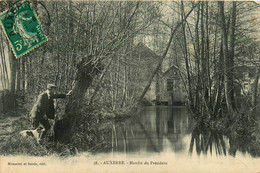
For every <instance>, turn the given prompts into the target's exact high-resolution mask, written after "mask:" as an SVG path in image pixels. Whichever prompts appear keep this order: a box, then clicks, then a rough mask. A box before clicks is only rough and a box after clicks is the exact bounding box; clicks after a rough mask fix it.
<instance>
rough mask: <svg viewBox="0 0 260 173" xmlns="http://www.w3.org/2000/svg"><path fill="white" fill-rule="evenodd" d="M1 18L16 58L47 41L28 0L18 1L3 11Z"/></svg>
mask: <svg viewBox="0 0 260 173" xmlns="http://www.w3.org/2000/svg"><path fill="white" fill-rule="evenodd" d="M0 20H1V24H2V27H3V30H4V31H5V34H6V36H7V38H8V40H9V43H10V45H11V47H12V50H13V53H14V55H15V56H16V58H19V57H21V56H23V55H25V54H27V53H28V52H30V51H31V50H33V49H34V48H36V47H38V46H39V45H41V44H42V43H44V42H46V41H47V37H46V35H45V34H44V33H43V30H42V28H41V26H40V23H39V21H38V20H37V17H36V15H35V13H34V11H33V9H32V7H31V5H30V2H28V1H24V2H21V3H18V4H16V5H14V6H13V7H12V8H10V9H9V10H7V11H5V12H3V13H2V14H1V15H0Z"/></svg>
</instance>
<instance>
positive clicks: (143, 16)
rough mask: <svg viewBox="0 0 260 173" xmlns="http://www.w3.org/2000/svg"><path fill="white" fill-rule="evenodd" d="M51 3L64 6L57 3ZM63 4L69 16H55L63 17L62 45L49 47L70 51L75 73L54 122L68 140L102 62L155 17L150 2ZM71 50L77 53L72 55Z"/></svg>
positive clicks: (121, 48)
mask: <svg viewBox="0 0 260 173" xmlns="http://www.w3.org/2000/svg"><path fill="white" fill-rule="evenodd" d="M51 3H54V5H56V6H59V5H60V6H64V4H60V3H59V2H51ZM56 3H58V4H56ZM66 6H67V7H68V9H70V10H69V15H68V14H67V16H66V14H65V16H63V15H61V14H57V15H60V19H61V20H63V22H62V25H63V26H64V24H67V26H66V25H65V26H66V28H67V29H68V31H67V33H66V34H68V36H65V38H64V37H63V38H60V39H64V42H63V44H64V45H59V44H54V45H53V46H60V47H59V48H58V49H57V50H62V51H63V50H70V51H72V53H70V52H68V54H70V55H71V57H70V61H71V64H74V65H75V76H74V81H73V82H72V83H73V84H72V95H71V96H70V97H69V98H68V102H67V104H66V108H65V116H64V119H62V120H60V121H58V122H57V123H56V127H55V129H56V136H57V137H58V138H59V139H68V138H67V136H70V134H71V132H72V131H73V130H72V129H73V125H74V123H75V122H76V119H77V115H78V113H79V110H80V108H81V106H82V103H83V102H84V100H85V93H86V91H87V89H88V88H89V87H90V86H91V84H92V82H93V79H94V78H95V77H97V76H99V74H100V72H101V71H103V70H104V69H105V68H104V67H105V66H106V62H108V61H109V59H110V58H113V56H115V55H114V54H115V53H116V52H118V51H122V50H123V49H124V45H125V44H124V43H126V42H127V41H129V40H133V38H134V37H135V36H136V35H137V33H138V32H139V31H141V30H143V29H145V28H146V27H148V26H149V25H150V24H151V22H152V21H153V20H154V19H155V18H157V17H158V16H157V12H156V10H157V9H156V6H155V5H154V3H145V2H68V3H67V4H66ZM62 11H63V12H64V10H62ZM54 13H55V12H54ZM56 32H58V33H59V31H56ZM59 34H60V35H63V33H59ZM53 35H54V34H53ZM54 38H55V37H54ZM66 38H67V39H68V40H66ZM61 47H62V49H61ZM73 53H80V54H81V55H80V56H73ZM64 134H66V135H64Z"/></svg>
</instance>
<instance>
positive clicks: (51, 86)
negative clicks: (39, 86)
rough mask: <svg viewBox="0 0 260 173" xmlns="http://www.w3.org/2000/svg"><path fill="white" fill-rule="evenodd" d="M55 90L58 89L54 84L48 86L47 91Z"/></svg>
mask: <svg viewBox="0 0 260 173" xmlns="http://www.w3.org/2000/svg"><path fill="white" fill-rule="evenodd" d="M54 88H57V87H56V85H54V84H48V85H47V89H54Z"/></svg>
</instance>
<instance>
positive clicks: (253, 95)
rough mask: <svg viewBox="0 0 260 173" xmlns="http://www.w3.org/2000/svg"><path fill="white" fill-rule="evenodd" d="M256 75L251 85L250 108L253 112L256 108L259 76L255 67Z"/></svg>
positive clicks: (259, 72)
mask: <svg viewBox="0 0 260 173" xmlns="http://www.w3.org/2000/svg"><path fill="white" fill-rule="evenodd" d="M256 68H257V69H256V75H255V80H254V83H253V92H252V106H253V111H255V110H256V107H257V94H258V82H259V74H260V68H259V67H256Z"/></svg>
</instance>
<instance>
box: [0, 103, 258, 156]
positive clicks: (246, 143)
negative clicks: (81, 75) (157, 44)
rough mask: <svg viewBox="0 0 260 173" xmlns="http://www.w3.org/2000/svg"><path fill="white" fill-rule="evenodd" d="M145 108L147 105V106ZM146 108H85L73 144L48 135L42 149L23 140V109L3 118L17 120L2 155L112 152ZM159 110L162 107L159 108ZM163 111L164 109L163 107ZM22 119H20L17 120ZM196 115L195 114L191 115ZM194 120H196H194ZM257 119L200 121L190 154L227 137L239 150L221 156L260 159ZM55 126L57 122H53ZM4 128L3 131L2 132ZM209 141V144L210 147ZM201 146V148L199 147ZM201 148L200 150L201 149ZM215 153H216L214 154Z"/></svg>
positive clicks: (242, 116) (26, 123)
mask: <svg viewBox="0 0 260 173" xmlns="http://www.w3.org/2000/svg"><path fill="white" fill-rule="evenodd" d="M143 106H144V105H143ZM143 106H141V105H139V106H137V107H136V108H135V109H132V111H131V112H125V113H123V114H120V113H118V112H115V113H111V112H110V113H108V112H107V111H105V110H102V109H97V108H96V109H94V108H93V107H89V106H87V107H85V108H84V109H82V110H81V111H80V112H81V114H80V116H79V119H78V122H80V124H78V125H76V128H75V129H74V130H75V135H74V136H72V139H71V142H69V143H67V144H66V143H54V141H52V139H51V138H52V136H51V132H50V134H49V135H48V141H47V139H45V141H44V142H43V143H42V144H41V145H39V144H38V143H37V142H36V140H35V139H34V138H32V137H29V138H24V137H22V136H20V134H19V132H20V131H21V130H25V129H30V122H29V118H28V117H26V116H24V115H26V112H27V111H26V109H19V110H16V111H13V112H9V113H6V114H5V115H4V114H1V122H4V121H5V119H6V118H8V117H10V115H12V116H13V118H15V120H14V121H12V122H11V124H9V127H10V128H12V133H10V134H6V136H5V138H3V139H2V141H1V142H0V153H1V155H31V156H51V155H53V156H58V157H69V156H74V155H78V154H80V153H82V152H89V153H90V154H91V153H92V154H95V153H99V152H109V151H111V149H112V148H111V141H110V140H111V134H110V133H111V132H110V131H111V127H112V125H117V124H120V123H124V122H126V121H128V120H129V119H130V121H138V120H137V119H138V117H139V116H142V115H141V110H142V109H143ZM157 107H158V106H157ZM159 107H160V106H159ZM133 110H134V111H133ZM17 115H18V116H17ZM191 115H192V113H191ZM193 117H194V116H193ZM254 117H255V115H252V114H246V113H243V114H242V113H239V114H238V115H237V116H236V118H235V119H233V120H231V121H230V119H228V116H226V117H222V118H218V119H216V120H208V119H201V120H199V121H198V120H196V121H195V122H196V125H195V127H194V129H193V132H192V137H191V147H190V152H191V153H192V150H193V145H194V147H195V144H194V141H197V143H196V148H197V154H200V153H201V152H202V153H207V152H208V150H209V149H210V147H209V145H211V147H212V145H214V143H219V145H224V144H223V143H224V142H223V139H222V137H223V136H226V137H227V138H228V140H229V143H230V146H231V143H232V144H235V148H230V149H229V151H225V148H226V147H225V146H222V147H223V148H222V149H223V150H224V151H218V152H219V154H224V155H227V154H229V155H235V152H236V151H237V150H239V151H241V152H248V153H249V154H250V155H251V156H252V157H259V156H260V147H259V146H260V120H259V119H256V118H254ZM52 123H53V122H52ZM2 128H3V126H2V127H1V129H2ZM205 141H208V142H207V144H206V143H205ZM203 142H204V144H203ZM198 143H199V144H198ZM198 148H199V149H198ZM220 148H221V147H220ZM211 152H212V151H211Z"/></svg>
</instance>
